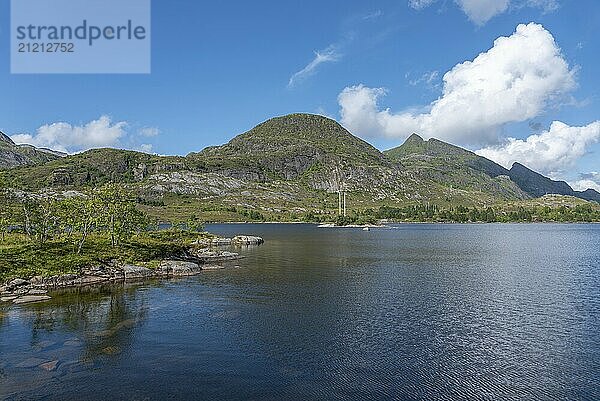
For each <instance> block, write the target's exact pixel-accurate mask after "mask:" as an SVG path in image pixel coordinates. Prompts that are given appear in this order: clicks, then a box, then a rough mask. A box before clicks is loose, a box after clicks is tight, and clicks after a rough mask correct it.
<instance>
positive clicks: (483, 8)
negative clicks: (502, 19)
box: [457, 0, 510, 25]
mask: <svg viewBox="0 0 600 401" xmlns="http://www.w3.org/2000/svg"><path fill="white" fill-rule="evenodd" d="M457 3H458V5H459V6H460V8H461V9H462V10H463V11H464V13H465V14H467V17H469V19H470V20H471V21H473V22H474V23H475V24H477V25H483V24H485V23H486V22H488V21H489V20H490V19H491V18H492V17H494V16H496V15H498V14H501V13H503V12H505V11H506V10H507V9H508V5H509V3H510V1H509V0H457Z"/></svg>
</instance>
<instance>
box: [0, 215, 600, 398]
mask: <svg viewBox="0 0 600 401" xmlns="http://www.w3.org/2000/svg"><path fill="white" fill-rule="evenodd" d="M207 229H208V230H209V231H211V232H214V233H217V234H221V235H226V236H231V235H234V234H255V235H259V236H262V237H264V238H265V240H266V243H265V244H264V245H262V246H260V247H253V248H247V249H243V250H242V251H241V252H242V253H243V254H244V255H245V256H246V258H245V259H243V260H241V261H237V262H236V263H235V264H234V265H232V266H230V268H228V269H225V270H219V271H207V272H204V273H202V274H201V275H199V276H196V277H190V278H186V279H182V280H166V281H153V282H145V283H141V284H127V285H121V286H116V287H115V286H113V287H103V288H97V289H88V290H77V291H71V292H69V293H65V294H63V295H55V296H54V298H53V300H52V301H51V302H49V303H45V304H35V305H27V306H21V307H10V308H8V307H6V306H0V399H8V400H20V399H47V400H69V399H77V400H114V399H119V400H120V399H124V400H167V399H218V400H242V399H252V400H320V399H323V400H330V399H341V400H385V399H466V398H468V399H515V400H517V399H531V400H544V399H570V400H573V399H589V400H594V399H595V400H598V399H600V381H599V380H600V225H576V224H573V225H549V224H543V225H542V224H540V225H518V224H514V225H508V224H506V225H503V224H491V225H425V224H419V225H399V226H394V227H393V228H389V229H374V230H371V231H369V232H363V231H362V230H360V229H340V228H317V227H316V226H313V225H271V224H260V225H210V226H208V227H207ZM236 266H237V267H236ZM55 361H58V362H56V363H54V362H55ZM45 362H50V364H47V365H42V366H45V367H46V369H50V370H49V371H47V370H45V369H44V368H42V367H40V366H39V365H40V364H43V363H45ZM52 369H53V370H52Z"/></svg>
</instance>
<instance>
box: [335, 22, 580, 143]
mask: <svg viewBox="0 0 600 401" xmlns="http://www.w3.org/2000/svg"><path fill="white" fill-rule="evenodd" d="M575 72H576V71H575V69H571V68H570V67H569V65H568V63H567V61H566V60H565V59H564V57H563V55H562V53H561V50H560V48H559V47H558V46H557V44H556V43H555V41H554V38H553V36H552V35H551V34H550V32H548V31H547V30H546V29H544V27H543V26H541V25H539V24H535V23H530V24H528V25H523V24H522V25H519V26H518V27H517V29H516V31H515V32H514V33H513V34H512V35H511V36H508V37H500V38H498V39H496V40H495V41H494V45H493V47H492V48H491V49H489V50H488V51H486V52H484V53H481V54H479V55H478V56H477V57H476V58H475V59H473V60H472V61H465V62H464V63H461V64H457V65H456V66H455V67H454V68H452V70H450V71H448V72H447V73H446V74H445V75H444V77H443V89H442V95H441V97H439V98H438V99H437V100H436V101H434V102H432V103H431V104H430V105H428V106H426V107H424V108H423V109H422V110H405V111H401V112H392V111H391V110H390V109H380V107H379V104H378V103H379V101H380V100H381V98H382V97H383V96H384V95H385V94H386V93H387V91H386V89H384V88H369V87H366V86H364V85H357V86H352V87H347V88H345V89H344V90H343V91H342V92H341V93H340V95H339V96H338V103H339V105H340V114H341V117H342V123H343V124H344V125H345V126H346V127H347V128H349V129H350V130H351V131H353V132H355V133H356V134H358V135H362V136H375V137H377V136H379V137H388V138H406V137H407V136H409V135H410V134H411V133H413V132H418V133H420V134H422V135H423V136H425V137H427V138H430V137H436V138H439V139H443V140H448V141H451V142H455V143H460V144H463V145H489V144H494V143H497V142H498V137H499V135H500V133H501V131H502V128H503V127H504V125H505V124H507V123H511V122H520V121H526V120H529V119H531V118H534V117H536V116H538V115H539V114H541V113H542V112H543V110H544V109H545V108H546V107H547V106H548V105H549V104H551V103H554V102H556V101H557V100H560V99H563V98H564V97H565V95H566V94H568V92H570V91H571V90H573V89H574V88H575V87H576V82H575Z"/></svg>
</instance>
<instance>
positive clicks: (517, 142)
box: [476, 121, 600, 175]
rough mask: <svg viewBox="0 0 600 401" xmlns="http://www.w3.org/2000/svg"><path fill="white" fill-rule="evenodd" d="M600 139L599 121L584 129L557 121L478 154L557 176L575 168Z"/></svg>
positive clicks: (502, 163) (509, 165) (508, 164)
mask: <svg viewBox="0 0 600 401" xmlns="http://www.w3.org/2000/svg"><path fill="white" fill-rule="evenodd" d="M599 140H600V121H596V122H593V123H591V124H589V125H586V126H583V127H570V126H568V125H567V124H564V123H562V122H560V121H554V122H553V123H552V125H550V129H549V130H548V131H544V132H542V133H541V134H537V135H531V136H529V137H528V138H527V139H525V140H523V139H515V138H509V139H508V141H507V142H506V143H505V144H503V145H500V146H490V147H486V148H483V149H480V150H478V151H476V153H477V154H479V155H481V156H484V157H487V158H488V159H491V160H493V161H495V162H496V163H498V164H501V165H503V166H504V167H506V168H510V167H511V166H512V164H513V163H515V162H519V163H521V164H524V165H526V166H528V167H529V168H532V169H534V170H536V171H539V172H542V173H544V174H555V175H556V173H557V172H561V171H564V170H566V169H568V168H572V167H573V166H575V164H576V162H577V160H579V159H580V158H581V157H582V156H584V155H585V154H586V153H587V149H588V147H589V146H590V145H592V144H594V143H596V142H598V141H599Z"/></svg>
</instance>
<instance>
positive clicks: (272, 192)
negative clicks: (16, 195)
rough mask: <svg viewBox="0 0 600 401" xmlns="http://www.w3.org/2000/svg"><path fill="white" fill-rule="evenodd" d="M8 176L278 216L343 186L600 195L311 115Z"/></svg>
mask: <svg viewBox="0 0 600 401" xmlns="http://www.w3.org/2000/svg"><path fill="white" fill-rule="evenodd" d="M4 142H6V141H4ZM11 142H12V141H11ZM9 145H10V144H9ZM14 146H15V145H14V144H13V145H12V147H11V149H14ZM5 175H6V177H7V178H8V182H11V183H13V184H14V185H15V186H18V187H23V188H29V189H32V190H37V189H41V188H47V187H51V188H56V189H59V190H61V189H62V190H65V189H81V188H91V187H93V186H96V185H101V184H103V183H106V182H110V181H116V182H122V183H124V184H126V185H128V186H130V187H131V188H132V189H134V190H135V191H137V193H138V194H139V197H140V200H141V201H142V202H145V201H148V202H150V203H153V202H157V201H158V202H160V203H164V204H165V205H167V206H169V207H171V208H173V209H177V210H179V211H180V212H181V214H184V213H188V212H189V210H192V209H193V208H194V207H196V208H197V207H200V206H202V207H204V208H205V209H210V208H221V209H230V208H244V209H254V210H265V211H272V212H277V211H281V210H288V211H289V210H294V211H296V212H303V211H313V210H314V211H319V210H326V209H334V208H337V191H338V190H340V189H341V190H345V191H346V192H348V196H349V199H351V206H352V207H355V208H367V207H376V206H378V205H382V204H394V205H401V204H422V203H434V204H438V205H446V206H448V205H459V204H460V205H470V206H486V205H492V204H498V203H502V202H508V201H520V200H526V199H531V198H535V197H539V196H542V195H545V194H546V193H558V194H563V195H570V196H578V197H580V198H583V199H600V194H598V193H597V192H595V191H586V192H583V193H579V192H575V191H573V190H572V189H571V188H570V187H569V186H568V185H567V184H566V183H561V182H556V181H552V180H550V179H548V178H546V177H543V176H541V175H539V174H537V173H535V172H533V171H531V170H528V169H527V168H525V167H524V166H521V165H515V166H513V168H512V169H511V170H507V169H505V168H504V167H502V166H500V165H498V164H496V163H494V162H492V161H491V160H488V159H485V158H483V157H481V156H478V155H476V154H474V153H472V152H470V151H467V150H465V149H462V148H459V147H457V146H453V145H450V144H447V143H444V142H442V141H439V140H435V139H430V140H428V141H424V140H423V139H422V138H420V137H419V136H417V135H413V136H411V137H410V138H409V139H408V140H407V141H406V142H405V143H404V144H403V145H401V146H399V147H397V148H394V149H391V150H389V151H386V152H384V153H382V152H380V151H379V150H377V149H375V148H374V147H373V146H371V145H369V144H368V143H366V142H365V141H363V140H361V139H359V138H357V137H355V136H354V135H352V134H351V133H350V132H348V131H347V130H346V129H344V128H343V127H342V126H341V125H339V124H338V123H337V122H335V121H333V120H331V119H328V118H325V117H321V116H316V115H308V114H293V115H288V116H283V117H277V118H273V119H271V120H268V121H266V122H264V123H262V124H259V125H258V126H257V127H255V128H253V129H251V130H250V131H248V132H246V133H244V134H241V135H239V136H237V137H235V138H234V139H232V140H231V141H230V142H229V143H227V144H225V145H222V146H216V147H209V148H207V149H204V150H203V151H201V152H198V153H191V154H189V155H188V156H186V157H161V156H153V155H147V154H143V153H138V152H132V151H124V150H115V149H97V150H91V151H88V152H84V153H81V154H77V155H72V156H69V157H65V158H54V159H53V160H50V161H47V162H46V163H43V164H37V165H33V166H24V167H18V168H13V169H10V170H8V171H6V172H5ZM194 210H195V209H194Z"/></svg>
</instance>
